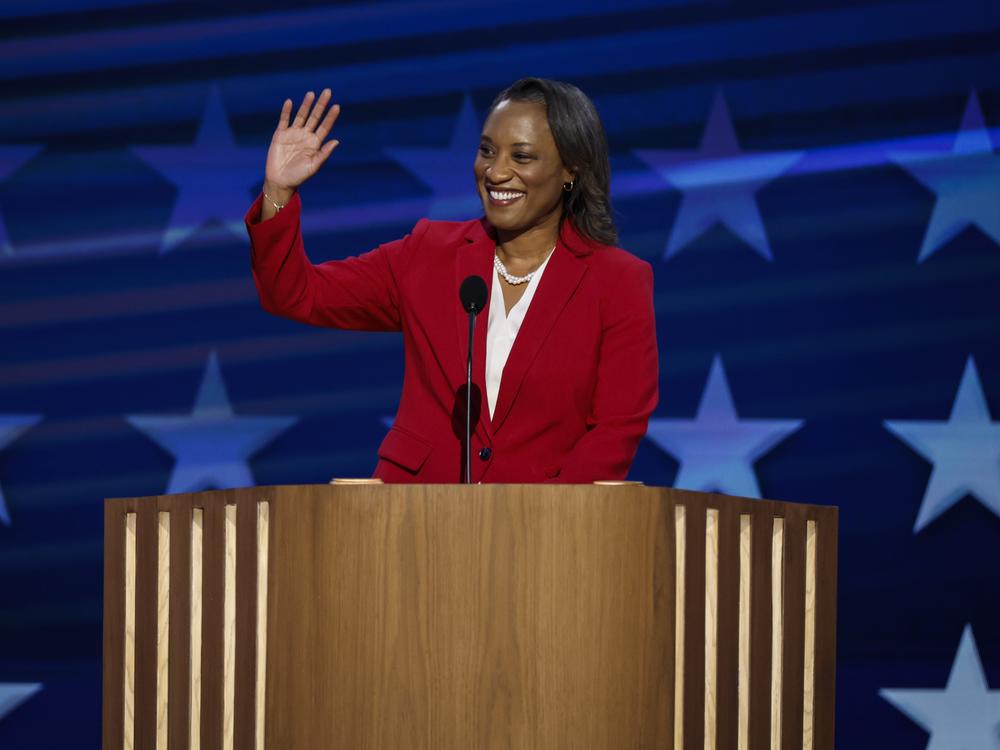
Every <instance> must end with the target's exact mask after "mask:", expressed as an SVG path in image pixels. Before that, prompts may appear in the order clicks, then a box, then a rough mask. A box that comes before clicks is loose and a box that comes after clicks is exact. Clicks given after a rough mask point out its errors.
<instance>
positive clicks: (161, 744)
mask: <svg viewBox="0 0 1000 750" xmlns="http://www.w3.org/2000/svg"><path fill="white" fill-rule="evenodd" d="M156 547H157V561H156V750H168V749H167V737H168V731H167V730H168V725H167V721H168V707H169V705H170V704H169V690H170V682H169V681H170V661H169V660H170V513H169V512H167V511H162V510H161V511H159V512H158V513H157V540H156Z"/></svg>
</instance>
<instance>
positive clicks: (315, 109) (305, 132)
mask: <svg viewBox="0 0 1000 750" xmlns="http://www.w3.org/2000/svg"><path fill="white" fill-rule="evenodd" d="M330 96H331V93H330V89H323V91H322V92H321V93H320V95H319V99H317V100H316V103H315V106H312V105H313V99H314V98H315V94H314V93H313V92H312V91H310V92H308V93H307V94H306V95H305V98H303V99H302V106H300V107H299V111H298V113H297V114H296V115H295V120H294V121H292V122H289V118H290V117H291V114H292V100H291V99H286V100H285V103H284V104H283V105H282V107H281V117H280V119H279V120H278V127H277V129H275V131H274V135H273V136H272V137H271V147H270V148H269V149H268V151H267V165H266V166H265V169H264V179H265V188H270V189H271V191H273V192H274V193H276V195H274V196H272V197H273V198H275V200H278V199H280V198H287V197H288V196H290V195H291V193H292V192H293V191H294V190H295V188H297V187H298V186H299V185H301V184H302V183H303V182H305V181H306V180H308V179H309V178H310V177H312V176H313V175H314V174H316V172H317V171H319V168H320V167H321V166H323V163H324V162H325V161H326V160H327V159H328V158H329V156H330V154H332V153H333V150H334V149H335V148H337V146H338V145H339V144H340V141H338V140H336V139H333V140H330V141H327V142H326V143H324V141H325V140H326V137H327V136H328V135H329V134H330V129H331V128H333V123H335V122H336V121H337V116H338V115H339V114H340V105H339V104H334V105H333V106H332V107H330V109H329V110H327V109H326V106H327V104H328V103H329V102H330ZM310 107H311V111H310ZM324 112H326V116H324V114H323V113H324ZM269 194H270V192H269ZM282 202H283V201H282Z"/></svg>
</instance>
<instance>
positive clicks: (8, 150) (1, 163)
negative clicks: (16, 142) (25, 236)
mask: <svg viewBox="0 0 1000 750" xmlns="http://www.w3.org/2000/svg"><path fill="white" fill-rule="evenodd" d="M41 150H42V147H41V146H3V147H2V148H0V182H2V181H4V180H6V179H7V178H8V177H10V176H11V175H12V174H13V173H14V172H15V171H17V169H18V168H20V166H21V165H22V164H24V163H25V162H26V161H28V160H29V159H31V158H32V157H33V156H34V155H35V154H37V153H38V152H39V151H41ZM13 254H14V248H13V246H12V245H11V244H10V238H9V237H8V236H7V226H6V225H5V224H4V220H3V215H2V214H0V255H13Z"/></svg>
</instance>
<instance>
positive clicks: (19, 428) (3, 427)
mask: <svg viewBox="0 0 1000 750" xmlns="http://www.w3.org/2000/svg"><path fill="white" fill-rule="evenodd" d="M41 419H42V416H41V415H40V414H0V451H2V450H3V449H4V448H6V447H7V446H8V445H10V444H11V443H13V442H14V441H15V440H17V439H18V438H19V437H21V435H22V434H23V433H24V432H25V431H26V430H27V429H28V428H29V427H31V426H32V425H34V424H36V423H38V422H39V421H41ZM0 523H3V524H4V525H5V526H10V513H9V512H8V511H7V503H6V502H5V501H4V499H3V488H2V487H0Z"/></svg>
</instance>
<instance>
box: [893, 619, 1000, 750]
mask: <svg viewBox="0 0 1000 750" xmlns="http://www.w3.org/2000/svg"><path fill="white" fill-rule="evenodd" d="M879 695H880V696H882V697H883V698H884V699H885V700H887V701H889V703H891V704H892V705H893V706H895V707H896V708H898V709H899V710H900V711H902V712H903V713H904V714H906V715H907V716H908V717H909V718H911V719H912V720H913V721H915V722H916V723H917V724H919V725H920V726H921V728H923V729H924V730H925V731H927V732H928V733H930V736H931V738H930V742H928V743H927V748H926V750H997V748H1000V734H998V731H997V729H998V727H1000V690H990V689H989V686H988V685H987V683H986V674H985V673H984V672H983V663H982V661H981V660H980V659H979V650H978V649H977V648H976V639H975V638H974V637H973V635H972V626H971V625H966V626H965V629H964V630H963V631H962V641H961V643H959V646H958V653H956V654H955V661H954V662H952V665H951V674H950V675H948V684H947V685H946V686H945V688H944V690H929V689H926V688H914V689H911V690H900V689H885V688H883V689H882V690H879Z"/></svg>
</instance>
